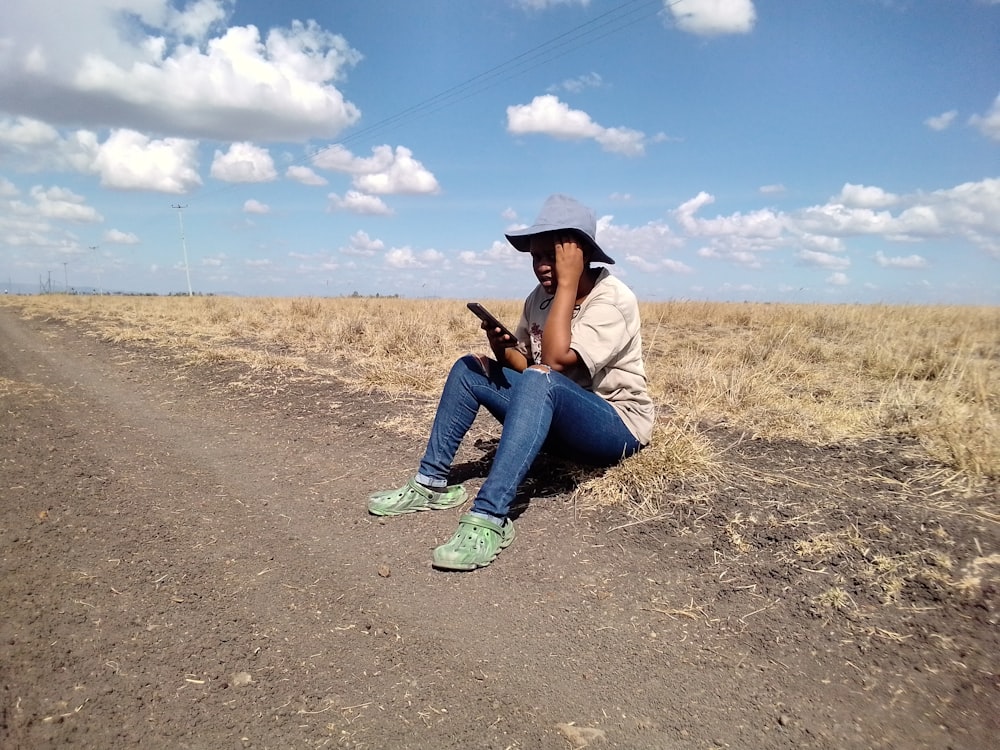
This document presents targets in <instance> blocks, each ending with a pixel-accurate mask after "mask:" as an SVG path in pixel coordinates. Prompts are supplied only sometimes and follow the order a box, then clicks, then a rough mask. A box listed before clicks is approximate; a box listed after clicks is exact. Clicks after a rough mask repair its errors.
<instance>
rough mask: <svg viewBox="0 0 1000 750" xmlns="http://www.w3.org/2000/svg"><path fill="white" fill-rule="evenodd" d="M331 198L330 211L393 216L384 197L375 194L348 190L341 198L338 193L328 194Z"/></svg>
mask: <svg viewBox="0 0 1000 750" xmlns="http://www.w3.org/2000/svg"><path fill="white" fill-rule="evenodd" d="M327 197H328V198H329V200H330V202H329V204H328V207H327V210H328V211H349V212H350V213H355V214H367V215H370V216H391V215H392V209H391V208H389V207H388V206H387V205H385V203H383V202H382V199H381V198H379V197H377V196H374V195H365V194H364V193H359V192H358V191H357V190H348V191H347V193H346V194H345V195H344V197H343V198H341V197H340V196H339V195H337V194H336V193H330V195H329V196H327Z"/></svg>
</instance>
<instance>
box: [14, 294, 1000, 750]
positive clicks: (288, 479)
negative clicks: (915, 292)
mask: <svg viewBox="0 0 1000 750" xmlns="http://www.w3.org/2000/svg"><path fill="white" fill-rule="evenodd" d="M0 402H2V403H0V467H2V468H0V498H2V500H0V602H2V612H3V613H2V615H0V686H2V688H0V690H2V692H0V747H3V748H8V749H15V748H24V749H27V748H49V747H57V746H58V747H62V746H75V747H86V748H102V749H103V750H118V749H119V748H133V747H148V748H320V747H329V748H357V749H359V750H360V749H361V748H418V749H419V748H435V749H440V748H459V747H461V748H489V749H490V750H493V749H496V750H509V749H511V748H533V749H538V748H541V749H548V748H553V749H558V750H563V749H565V748H580V747H585V746H589V747H593V748H605V747H607V748H630V749H639V750H641V749H644V748H649V749H653V748H656V749H663V750H667V749H669V750H689V749H692V750H693V749H695V748H838V749H840V750H843V749H844V748H900V749H902V748H906V749H908V750H909V749H911V748H970V749H972V748H975V749H976V750H979V749H981V748H986V747H991V746H992V747H995V746H996V745H995V742H996V737H997V735H998V733H1000V676H998V672H1000V666H998V661H1000V657H998V654H1000V628H998V617H1000V594H998V585H997V573H998V566H997V557H996V555H997V552H998V549H1000V525H998V523H997V516H996V509H997V488H996V487H995V486H991V487H987V488H985V489H982V490H980V491H979V492H978V494H976V495H975V496H973V497H965V496H962V495H960V494H957V490H953V489H950V487H951V486H950V485H947V484H942V485H937V484H935V480H934V476H933V474H932V473H931V472H928V471H927V468H928V465H927V462H926V459H925V458H922V457H921V454H920V452H919V450H918V449H917V447H916V446H914V445H911V444H908V443H906V442H905V441H888V440H886V441H871V442H868V443H862V444H855V445H844V446H830V447H826V448H822V449H818V448H813V447H809V446H803V445H798V444H794V443H781V444H775V443H765V442H762V441H755V440H749V439H742V440H741V439H739V436H737V435H734V434H732V433H729V432H726V431H724V430H721V429H715V430H713V432H712V438H713V440H716V441H717V442H718V444H719V445H720V447H722V446H725V447H726V448H727V450H726V453H725V456H726V458H725V460H726V462H727V467H726V469H727V477H728V479H726V480H725V481H723V482H721V483H719V484H718V485H717V486H716V487H714V489H713V490H712V492H711V493H709V494H707V495H706V494H704V493H702V494H701V495H697V494H696V493H695V491H694V490H693V489H691V488H686V487H685V486H684V485H683V484H681V483H678V487H677V493H678V503H677V505H676V509H675V510H674V511H671V512H669V513H667V514H665V516H664V517H663V518H661V519H659V520H657V521H651V522H647V523H642V524H633V525H626V524H627V522H628V519H627V518H624V517H619V516H617V515H616V514H615V513H613V512H600V513H590V514H586V515H580V514H579V513H577V512H576V511H575V508H574V505H573V504H572V503H571V502H570V501H569V500H568V494H567V493H566V489H567V488H566V486H565V483H563V482H560V481H559V478H558V477H557V476H553V475H552V471H553V469H552V466H544V465H543V466H541V467H539V468H538V469H537V471H535V472H534V475H533V477H532V479H533V484H532V490H531V494H532V496H533V498H532V500H531V502H530V503H528V504H527V505H526V507H525V508H523V510H522V512H521V513H520V515H519V517H518V519H517V524H518V532H519V534H518V539H517V541H516V542H515V544H514V545H513V546H512V547H511V548H510V549H508V550H507V551H506V552H504V554H503V555H501V557H500V559H499V560H498V561H497V562H496V563H495V564H494V565H492V566H491V567H489V568H487V569H485V570H482V571H479V572H476V573H473V574H448V573H442V572H438V571H434V570H432V569H431V568H430V566H429V559H430V551H431V549H432V548H433V547H434V546H435V545H436V544H438V543H440V542H441V541H442V540H444V539H445V538H447V536H448V535H449V534H450V532H451V531H452V528H453V525H454V523H455V520H456V518H457V515H458V513H459V512H460V511H457V510H456V511H444V512H439V513H424V514H419V515H416V516H409V517H404V518H399V519H390V520H378V519H375V518H373V517H369V516H368V515H367V514H366V512H365V498H366V496H367V494H368V493H369V492H370V491H372V490H375V489H381V488H385V487H388V486H394V485H396V484H398V483H400V482H401V481H402V480H404V479H405V477H406V476H407V475H408V473H410V472H412V470H413V468H414V466H415V462H416V460H417V458H418V456H419V453H420V451H421V449H422V447H423V446H422V445H420V444H416V443H414V441H413V440H412V439H409V438H403V437H401V436H399V435H397V434H394V433H392V432H389V431H386V430H384V429H380V428H379V427H378V423H379V421H380V420H382V419H383V418H384V417H385V416H386V415H387V414H391V413H393V411H394V410H400V409H404V408H406V404H405V403H401V402H391V403H390V402H385V401H383V400H382V399H380V398H379V397H377V396H373V397H359V396H357V395H355V394H351V393H349V392H347V391H345V390H344V389H342V388H341V387H340V386H338V384H337V383H333V382H328V383H316V382H295V381H291V380H288V379H287V378H285V377H283V376H280V375H277V374H260V373H247V372H245V371H242V370H239V369H238V368H235V367H225V368H215V369H209V368H204V369H199V368H190V367H182V366H181V365H180V364H179V363H178V362H177V361H175V360H174V359H173V358H172V357H171V355H170V354H168V353H166V352H160V351H157V350H153V349H147V350H143V349H138V348H126V347H121V346H114V345H111V344H107V343H102V342H100V341H98V340H97V339H96V338H95V337H93V336H89V335H87V334H86V332H84V331H80V330H75V329H71V328H67V327H65V326H63V325H61V324H58V323H53V322H42V321H22V320H19V319H17V318H16V317H15V316H14V315H13V314H12V313H11V312H10V311H0ZM483 449H488V445H486V446H480V448H478V449H477V448H476V447H475V446H470V447H469V449H468V451H467V454H464V458H463V461H464V462H465V463H464V464H463V466H462V467H461V469H460V473H461V474H462V475H463V476H468V477H470V484H471V485H473V486H474V485H475V484H476V483H477V482H479V481H480V480H481V477H482V474H483V471H482V469H483V465H484V462H483V461H482V460H481V459H482V458H483ZM940 476H945V475H944V474H941V475H940ZM921 477H922V478H921ZM699 492H701V490H699ZM685 493H690V496H688V495H685ZM765 517H766V518H767V519H768V520H767V522H766V523H765V522H764V520H763V519H764V518H765ZM852 530H853V532H852ZM824 533H828V534H829V539H840V540H844V539H847V540H848V542H849V543H848V544H846V545H844V544H843V543H841V544H840V545H839V546H837V545H834V547H835V550H840V551H834V552H833V553H831V552H830V551H829V550H827V551H826V552H825V553H824V551H823V550H822V549H821V547H820V546H817V544H816V543H817V541H818V540H822V539H823V538H825V537H823V536H822V535H823V534H824ZM852 533H853V534H854V535H853V536H852ZM804 540H808V541H811V542H812V543H813V548H814V552H813V553H810V552H809V549H808V548H806V547H804V546H803V544H802V543H803V541H804ZM851 540H853V541H851ZM913 550H918V553H917V554H916V557H914V553H913ZM810 554H814V555H815V559H813V558H812V557H810ZM893 561H895V563H894V562H893ZM876 563H877V565H880V566H881V567H877V565H876ZM904 563H905V564H906V566H908V567H906V568H905V569H906V570H909V571H910V573H909V574H907V576H905V577H904V580H903V582H902V585H901V587H899V586H897V589H898V590H897V589H893V590H892V591H893V592H895V594H896V595H895V596H894V597H891V598H892V603H889V604H886V603H884V602H885V599H886V598H887V597H886V596H879V594H878V587H877V586H873V585H872V580H871V578H870V576H869V578H867V579H866V578H864V576H863V575H862V573H863V572H864V571H865V570H869V571H870V570H873V569H876V568H877V569H879V570H884V571H885V572H886V581H889V580H890V576H889V574H890V573H891V572H892V571H893V570H896V569H903V567H904ZM894 564H895V565H896V568H893V565H894ZM866 565H867V567H866ZM914 570H918V571H922V572H917V573H913V571H914ZM892 580H896V579H892ZM956 582H964V583H963V585H962V586H961V587H960V586H958V585H957V584H956ZM897 583H898V581H897ZM885 588H886V590H887V591H888V590H889V584H888V583H887V584H886V587H885ZM883 593H884V592H883Z"/></svg>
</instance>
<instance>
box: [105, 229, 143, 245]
mask: <svg viewBox="0 0 1000 750" xmlns="http://www.w3.org/2000/svg"><path fill="white" fill-rule="evenodd" d="M101 241H102V242H106V243H108V244H109V245H138V244H139V236H138V235H136V234H134V233H132V232H123V231H121V230H120V229H109V230H108V231H106V232H105V233H104V236H103V237H102V238H101Z"/></svg>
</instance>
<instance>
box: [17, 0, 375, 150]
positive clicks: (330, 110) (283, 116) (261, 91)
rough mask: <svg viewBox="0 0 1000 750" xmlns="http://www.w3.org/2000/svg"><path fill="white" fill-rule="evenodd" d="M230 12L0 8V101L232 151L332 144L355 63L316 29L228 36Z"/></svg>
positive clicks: (41, 114)
mask: <svg viewBox="0 0 1000 750" xmlns="http://www.w3.org/2000/svg"><path fill="white" fill-rule="evenodd" d="M231 5H232V3H230V2H219V1H218V0H198V1H197V2H194V3H191V4H188V5H187V6H186V8H185V10H184V11H177V10H175V9H174V7H173V5H172V3H170V2H168V0H74V2H72V3H65V2H60V0H7V2H6V3H5V4H4V26H3V32H0V101H3V102H4V105H5V109H6V110H7V111H9V112H17V113H19V114H23V115H25V116H27V117H32V118H37V119H39V120H42V121H45V122H49V123H52V124H53V125H57V126H58V125H74V126H76V125H81V124H82V125H84V126H89V127H100V126H101V125H103V124H104V123H107V122H115V123H117V124H119V125H121V126H125V127H129V128H133V129H136V130H143V131H155V132H159V133H169V134H171V135H184V136H191V137H198V138H202V137H206V138H215V139H218V140H223V141H238V140H261V141H263V140H289V141H296V140H306V139H309V138H313V137H332V136H335V135H336V134H337V133H339V132H340V131H342V130H343V129H344V128H345V127H347V126H349V125H351V124H353V123H355V122H356V121H357V120H358V118H359V117H360V112H359V111H358V109H357V107H355V106H354V105H353V104H351V103H350V102H347V101H345V99H344V97H343V95H342V94H341V92H340V91H339V90H338V89H337V88H336V86H335V85H334V82H336V81H338V80H340V79H341V78H342V77H343V75H344V72H345V71H346V70H347V69H349V68H350V67H351V66H353V65H355V64H356V63H357V62H358V61H359V60H360V59H361V56H360V54H359V53H358V52H357V51H355V50H353V49H352V48H351V47H350V46H349V45H348V44H347V42H346V41H345V40H344V38H343V37H341V36H339V35H336V34H332V33H330V32H327V31H324V30H323V29H322V28H321V27H320V26H318V25H317V24H316V23H315V22H312V21H309V22H307V23H301V22H298V21H295V22H293V23H292V24H291V25H290V26H289V27H287V28H273V29H270V30H268V31H266V32H265V33H263V34H262V33H261V31H259V30H258V29H257V28H256V27H254V26H232V27H229V28H226V27H225V21H226V20H227V16H228V14H229V7H230V6H231Z"/></svg>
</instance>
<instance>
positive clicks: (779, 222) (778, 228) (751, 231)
mask: <svg viewBox="0 0 1000 750" xmlns="http://www.w3.org/2000/svg"><path fill="white" fill-rule="evenodd" d="M714 202H715V196H713V195H710V194H708V193H706V192H704V191H702V192H700V193H699V194H698V195H696V196H695V197H694V198H692V199H691V200H689V201H687V202H685V203H683V204H681V206H680V207H678V208H677V210H676V211H674V216H675V217H676V218H677V222H678V224H680V225H681V228H683V229H684V231H685V232H687V233H688V234H689V235H693V236H700V237H713V236H714V237H722V236H740V237H748V238H754V237H756V238H772V239H773V238H776V237H780V236H781V234H782V232H783V231H784V229H785V226H786V222H785V220H784V218H783V216H782V215H781V214H777V213H775V212H774V211H771V210H770V209H766V208H765V209H759V210H757V211H751V212H750V213H747V214H743V213H740V212H737V213H735V214H731V215H729V216H717V217H716V218H714V219H701V218H698V217H696V216H695V213H696V212H697V211H698V210H699V209H701V208H702V207H703V206H707V205H709V204H711V203H714Z"/></svg>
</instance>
